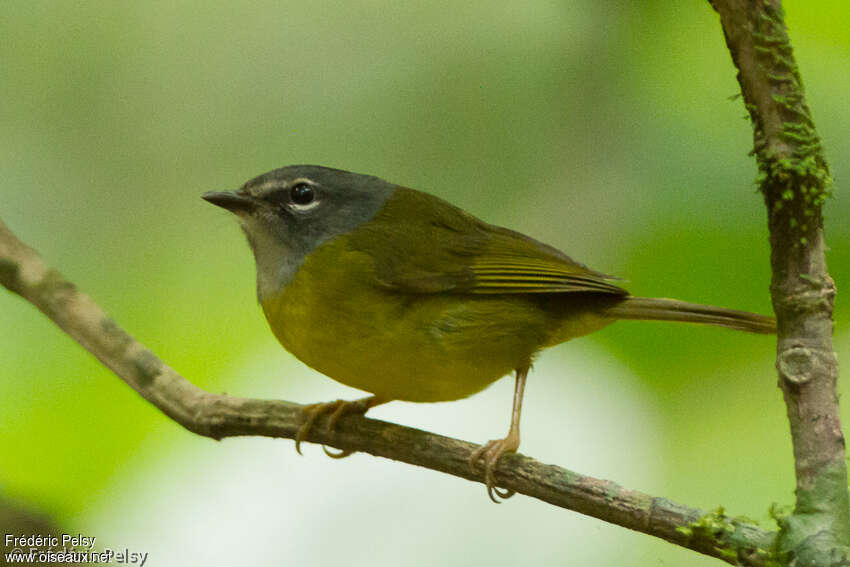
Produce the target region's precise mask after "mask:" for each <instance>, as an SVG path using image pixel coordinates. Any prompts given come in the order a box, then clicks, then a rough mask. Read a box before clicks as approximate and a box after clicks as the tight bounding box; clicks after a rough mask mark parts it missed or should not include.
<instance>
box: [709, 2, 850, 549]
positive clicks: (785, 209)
mask: <svg viewBox="0 0 850 567" xmlns="http://www.w3.org/2000/svg"><path fill="white" fill-rule="evenodd" d="M712 6H713V7H714V9H715V10H717V12H718V13H719V14H720V21H721V24H722V26H723V32H724V34H725V36H726V44H727V46H728V47H729V51H730V53H731V54H732V60H733V62H734V64H735V66H736V67H737V68H738V82H739V83H740V85H741V92H742V93H743V95H744V102H745V104H746V106H747V110H748V111H749V113H750V118H751V120H752V124H753V131H754V141H755V143H754V153H755V155H756V159H757V161H758V166H759V185H760V189H761V191H762V193H763V195H764V199H765V204H766V206H767V211H768V227H769V229H770V245H771V258H770V262H771V268H772V271H773V280H772V282H771V296H772V298H773V308H774V311H775V312H776V316H777V321H778V326H779V333H778V344H777V361H776V367H777V369H778V371H779V386H780V387H781V388H782V392H783V394H784V397H785V403H786V406H787V409H788V420H789V423H790V427H791V439H792V443H793V446H794V465H795V470H796V476H797V492H796V494H797V502H796V507H795V510H794V514H793V515H792V516H790V517H789V518H787V519H785V520H784V521H783V522H782V523H781V524H780V527H781V530H780V539H779V549H778V551H779V552H780V558H781V559H782V560H783V561H784V562H786V563H789V562H791V561H792V560H793V561H795V562H796V564H800V565H834V564H842V565H846V564H848V563H846V562H847V561H848V557H850V548H849V547H848V546H850V497H848V491H847V465H846V460H845V459H846V457H845V449H844V436H843V434H842V432H841V423H840V419H839V413H838V395H837V391H836V380H837V378H838V365H837V362H836V357H835V352H834V350H833V346H832V305H833V298H834V296H835V285H834V283H833V281H832V279H831V278H830V277H829V274H828V273H827V269H826V260H825V258H824V236H823V217H822V214H821V208H822V205H823V203H824V202H825V200H826V198H827V197H828V196H829V193H830V188H831V182H832V180H831V178H830V175H829V168H828V166H827V163H826V159H825V157H824V152H823V147H822V145H821V142H820V139H819V138H818V135H817V132H816V131H815V126H814V122H813V121H812V119H811V115H810V112H809V108H808V106H807V105H806V101H805V96H804V92H803V85H802V80H801V78H800V73H799V70H798V69H797V64H796V62H795V61H794V54H793V52H792V50H791V43H790V41H789V39H788V33H787V30H786V27H785V22H784V21H783V13H782V6H781V2H780V0H712Z"/></svg>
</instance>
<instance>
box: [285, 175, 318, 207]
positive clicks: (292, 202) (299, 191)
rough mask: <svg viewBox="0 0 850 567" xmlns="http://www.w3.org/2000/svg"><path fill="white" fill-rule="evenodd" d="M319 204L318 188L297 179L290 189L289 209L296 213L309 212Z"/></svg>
mask: <svg viewBox="0 0 850 567" xmlns="http://www.w3.org/2000/svg"><path fill="white" fill-rule="evenodd" d="M318 204H319V199H318V197H317V195H316V188H315V187H314V186H313V184H312V183H310V182H308V181H307V180H303V179H296V180H295V182H294V183H293V184H292V187H290V189H289V207H290V208H291V209H293V210H296V211H309V210H310V209H312V208H313V207H315V206H316V205H318Z"/></svg>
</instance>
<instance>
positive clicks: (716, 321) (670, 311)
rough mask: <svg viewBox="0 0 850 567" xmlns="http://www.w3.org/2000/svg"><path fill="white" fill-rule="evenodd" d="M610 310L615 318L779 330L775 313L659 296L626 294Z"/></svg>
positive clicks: (753, 330) (763, 330)
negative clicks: (769, 313)
mask: <svg viewBox="0 0 850 567" xmlns="http://www.w3.org/2000/svg"><path fill="white" fill-rule="evenodd" d="M607 313H608V314H609V315H611V316H612V317H614V318H616V319H640V320H657V321H684V322H686V323H702V324H705V325H718V326H720V327H726V328H728V329H736V330H739V331H748V332H750V333H775V332H776V319H774V318H773V317H768V316H766V315H758V314H756V313H748V312H747V311H736V310H734V309H724V308H723V307H713V306H711V305H699V304H697V303H688V302H686V301H678V300H676V299H664V298H660V297H627V298H625V299H624V300H623V301H621V302H620V303H618V304H617V305H615V306H613V307H611V308H610V309H608V311H607Z"/></svg>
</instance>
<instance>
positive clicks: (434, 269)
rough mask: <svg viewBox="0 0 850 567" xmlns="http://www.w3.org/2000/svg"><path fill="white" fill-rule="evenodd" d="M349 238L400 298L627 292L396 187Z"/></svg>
mask: <svg viewBox="0 0 850 567" xmlns="http://www.w3.org/2000/svg"><path fill="white" fill-rule="evenodd" d="M349 240H350V246H352V248H354V249H357V250H360V251H362V252H365V253H367V254H368V255H369V256H370V257H372V258H373V261H374V263H375V278H376V283H377V284H378V285H380V286H382V287H384V288H387V289H392V290H395V291H398V292H404V293H473V294H505V293H568V292H599V293H611V294H616V295H626V294H627V292H626V291H625V290H624V289H622V288H620V287H617V286H616V285H614V284H612V283H610V282H609V280H611V279H614V278H612V277H611V276H607V275H605V274H603V273H600V272H596V271H594V270H591V269H589V268H587V267H586V266H584V265H582V264H580V263H578V262H576V261H574V260H572V259H571V258H569V257H568V256H566V255H564V254H563V253H561V252H560V251H558V250H556V249H555V248H552V247H551V246H547V245H545V244H543V243H541V242H538V241H536V240H534V239H532V238H529V237H527V236H525V235H523V234H520V233H518V232H514V231H511V230H508V229H505V228H501V227H496V226H492V225H489V224H487V223H485V222H483V221H481V220H479V219H477V218H475V217H473V216H472V215H470V214H468V213H466V212H464V211H463V210H461V209H458V208H457V207H454V206H453V205H451V204H449V203H447V202H445V201H443V200H441V199H438V198H436V197H433V196H431V195H427V194H424V193H420V192H418V191H414V190H412V189H404V188H399V189H397V190H396V191H395V193H394V194H393V196H392V197H390V199H389V200H388V201H387V204H386V205H385V206H384V208H383V209H382V210H381V211H380V212H379V213H378V215H376V217H375V218H374V219H373V220H372V221H370V222H368V223H366V224H365V225H363V226H361V227H360V228H358V229H356V230H355V231H354V232H352V233H350V238H349Z"/></svg>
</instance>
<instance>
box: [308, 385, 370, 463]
mask: <svg viewBox="0 0 850 567" xmlns="http://www.w3.org/2000/svg"><path fill="white" fill-rule="evenodd" d="M382 403H384V400H380V399H378V398H377V397H375V396H371V397H369V398H363V399H360V400H354V401H351V402H349V401H346V400H334V401H333V402H323V403H318V404H310V405H308V406H304V409H303V410H302V416H303V418H304V423H302V424H301V427H299V428H298V433H296V434H295V450H296V451H297V452H298V454H299V455H301V454H302V453H301V442H302V441H304V440H305V439H306V438H307V435H308V434H309V433H310V430H311V429H312V428H313V424H314V423H315V422H316V420H317V419H318V418H319V416H321V415H323V414H327V413H330V417H328V421H327V423H326V424H325V429H326V430H327V431H328V432H331V431H333V430H334V428H335V427H336V424H337V422H338V421H339V419H340V418H341V417H342V416H344V415H346V414H349V413H358V414H361V415H362V414H364V413H366V412H367V411H368V410H369V408H372V407H375V406H376V405H378V404H382ZM322 449H323V450H324V451H325V454H326V455H327V456H329V457H331V458H333V459H342V458H344V457H347V456H349V455H350V454H352V453H354V451H350V450H347V449H342V450H340V452H339V453H334V452H331V451H329V450H328V449H327V447H325V446H324V445H322Z"/></svg>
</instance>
